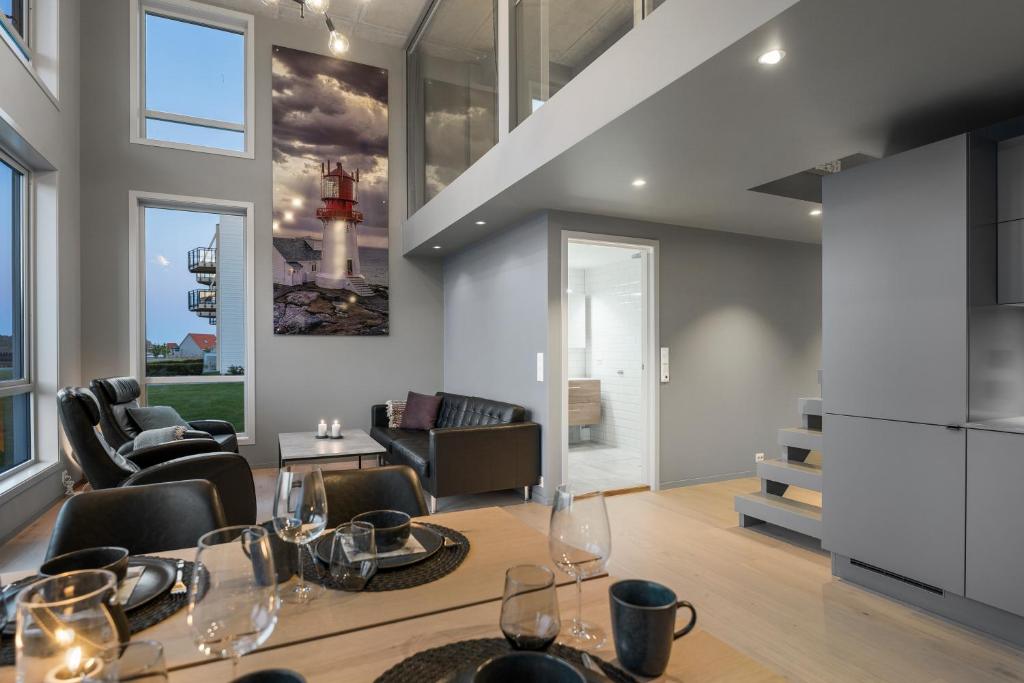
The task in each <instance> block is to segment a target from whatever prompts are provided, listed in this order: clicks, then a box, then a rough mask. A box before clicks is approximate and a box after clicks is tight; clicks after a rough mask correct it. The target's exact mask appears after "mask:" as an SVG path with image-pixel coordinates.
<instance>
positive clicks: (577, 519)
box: [548, 484, 612, 649]
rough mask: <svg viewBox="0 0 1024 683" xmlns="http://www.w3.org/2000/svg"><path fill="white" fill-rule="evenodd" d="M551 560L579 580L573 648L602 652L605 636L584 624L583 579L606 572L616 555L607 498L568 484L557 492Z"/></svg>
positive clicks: (551, 536) (553, 510)
mask: <svg viewBox="0 0 1024 683" xmlns="http://www.w3.org/2000/svg"><path fill="white" fill-rule="evenodd" d="M548 548H549V550H550V552H551V559H552V560H554V562H555V565H557V566H558V568H559V569H561V570H562V571H563V572H565V573H566V574H568V575H569V576H571V577H572V578H574V579H576V616H575V617H574V618H573V620H572V628H571V631H570V634H571V637H570V645H576V646H577V647H580V648H582V649H586V648H599V647H601V646H602V645H603V644H604V642H605V634H604V631H602V630H601V629H600V628H599V627H597V626H595V625H593V624H588V623H585V622H584V621H583V579H585V578H589V577H591V576H596V575H598V574H601V573H602V572H604V568H605V565H606V564H607V563H608V558H609V557H610V556H611V554H612V534H611V529H610V528H609V525H608V509H607V508H606V507H605V504H604V494H603V493H601V492H600V491H598V492H594V493H579V492H577V491H576V490H575V489H574V488H573V487H572V485H570V484H564V485H562V486H559V487H558V489H557V490H556V491H555V501H554V505H553V506H552V508H551V529H550V532H549V535H548Z"/></svg>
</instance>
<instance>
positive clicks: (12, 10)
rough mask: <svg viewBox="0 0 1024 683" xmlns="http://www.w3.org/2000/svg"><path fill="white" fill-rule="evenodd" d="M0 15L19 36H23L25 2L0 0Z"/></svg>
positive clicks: (22, 0) (21, 0) (20, 0)
mask: <svg viewBox="0 0 1024 683" xmlns="http://www.w3.org/2000/svg"><path fill="white" fill-rule="evenodd" d="M0 14H3V15H4V18H5V19H7V21H8V23H10V25H11V26H12V27H14V30H15V31H17V33H18V34H19V35H22V36H23V35H24V34H25V0H0Z"/></svg>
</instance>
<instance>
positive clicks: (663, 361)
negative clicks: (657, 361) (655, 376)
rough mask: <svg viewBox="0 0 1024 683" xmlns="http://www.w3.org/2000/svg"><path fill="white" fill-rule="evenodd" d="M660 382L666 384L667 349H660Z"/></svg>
mask: <svg viewBox="0 0 1024 683" xmlns="http://www.w3.org/2000/svg"><path fill="white" fill-rule="evenodd" d="M661 382H662V384H664V383H666V382H668V347H667V346H662V347H661Z"/></svg>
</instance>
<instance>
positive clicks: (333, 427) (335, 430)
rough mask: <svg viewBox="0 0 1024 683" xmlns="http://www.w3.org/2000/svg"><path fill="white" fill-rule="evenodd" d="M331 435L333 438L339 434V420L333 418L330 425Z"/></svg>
mask: <svg viewBox="0 0 1024 683" xmlns="http://www.w3.org/2000/svg"><path fill="white" fill-rule="evenodd" d="M331 436H332V437H334V438H335V439H337V438H338V437H339V436H341V422H339V421H338V420H335V421H334V423H333V424H332V425H331Z"/></svg>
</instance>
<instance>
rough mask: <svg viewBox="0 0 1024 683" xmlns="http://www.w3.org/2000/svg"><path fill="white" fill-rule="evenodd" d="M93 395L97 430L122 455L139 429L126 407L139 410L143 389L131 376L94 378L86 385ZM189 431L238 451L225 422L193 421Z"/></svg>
mask: <svg viewBox="0 0 1024 683" xmlns="http://www.w3.org/2000/svg"><path fill="white" fill-rule="evenodd" d="M89 388H90V389H92V393H93V396H94V397H95V398H96V402H97V403H98V404H99V406H100V429H101V430H102V431H103V438H104V439H106V440H107V443H108V444H110V445H111V446H113V447H114V448H116V449H117V450H118V452H119V453H122V454H124V453H125V451H124V450H122V447H123V446H124V445H125V444H127V443H128V442H129V441H133V440H134V439H135V437H136V436H138V435H139V433H140V430H139V428H138V426H137V425H136V424H135V423H134V422H133V421H132V419H131V417H130V416H129V415H128V409H129V408H138V407H139V397H140V396H141V395H142V389H141V388H140V387H139V382H138V380H136V379H135V378H134V377H107V378H104V379H94V380H93V381H92V382H90V383H89ZM188 424H189V426H190V427H191V428H192V429H195V430H197V431H200V432H206V433H207V434H209V435H210V437H211V438H212V439H213V440H214V441H216V442H217V444H218V445H219V446H220V450H222V451H229V452H231V453H237V452H238V437H237V436H236V435H235V428H234V427H233V426H232V425H231V423H230V422H227V421H225V420H192V421H190V422H189V423H188Z"/></svg>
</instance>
